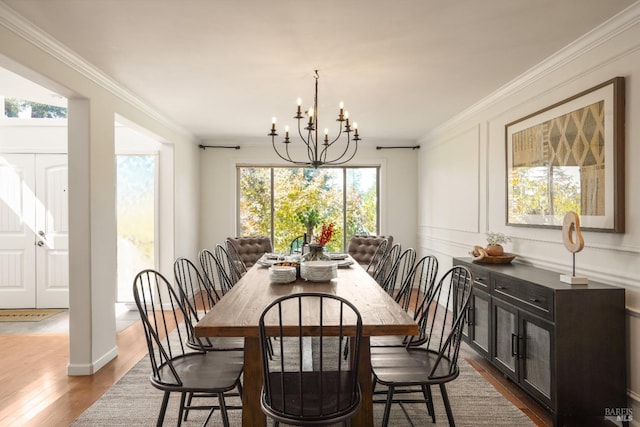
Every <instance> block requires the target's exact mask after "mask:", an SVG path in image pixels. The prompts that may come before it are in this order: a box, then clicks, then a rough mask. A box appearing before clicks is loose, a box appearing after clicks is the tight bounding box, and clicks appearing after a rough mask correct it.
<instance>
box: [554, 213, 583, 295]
mask: <svg viewBox="0 0 640 427" xmlns="http://www.w3.org/2000/svg"><path fill="white" fill-rule="evenodd" d="M574 234H575V239H574ZM562 241H563V242H564V247H565V248H567V250H568V251H569V252H571V254H572V255H573V269H572V274H571V276H569V275H566V274H561V275H560V281H561V282H564V283H569V284H571V285H586V284H587V283H589V279H588V278H586V277H581V276H576V253H577V252H580V251H581V250H582V249H583V248H584V239H583V238H582V232H581V231H580V217H579V216H578V214H577V213H575V212H567V214H566V215H565V216H564V221H563V222H562Z"/></svg>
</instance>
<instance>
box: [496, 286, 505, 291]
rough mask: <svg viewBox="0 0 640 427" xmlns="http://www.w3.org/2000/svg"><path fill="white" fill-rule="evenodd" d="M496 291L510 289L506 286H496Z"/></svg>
mask: <svg viewBox="0 0 640 427" xmlns="http://www.w3.org/2000/svg"><path fill="white" fill-rule="evenodd" d="M496 289H498V290H499V291H503V290H505V289H508V288H507V287H506V286H496Z"/></svg>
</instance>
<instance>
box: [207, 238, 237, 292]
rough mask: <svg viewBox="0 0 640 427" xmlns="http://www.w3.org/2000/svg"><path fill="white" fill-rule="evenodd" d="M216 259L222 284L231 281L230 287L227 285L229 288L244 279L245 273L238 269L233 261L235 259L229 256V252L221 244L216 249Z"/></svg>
mask: <svg viewBox="0 0 640 427" xmlns="http://www.w3.org/2000/svg"><path fill="white" fill-rule="evenodd" d="M214 251H215V258H216V261H217V264H216V266H217V267H218V275H219V276H220V282H221V283H222V281H227V280H228V281H229V282H230V285H225V286H227V287H228V288H231V287H233V286H234V285H235V284H236V283H238V280H240V278H241V277H242V275H243V274H244V272H243V271H242V270H241V269H240V268H239V267H238V265H237V264H236V263H235V262H234V261H233V258H232V257H231V255H230V254H229V251H227V249H226V248H225V247H224V246H222V245H221V244H217V245H216V247H215V249H214Z"/></svg>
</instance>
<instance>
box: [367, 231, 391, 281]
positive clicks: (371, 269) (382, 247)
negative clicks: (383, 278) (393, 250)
mask: <svg viewBox="0 0 640 427" xmlns="http://www.w3.org/2000/svg"><path fill="white" fill-rule="evenodd" d="M388 243H389V241H388V240H383V241H381V242H380V244H379V245H378V247H377V248H376V251H375V252H374V253H373V256H372V257H371V261H369V264H368V265H367V268H366V271H367V273H369V275H371V276H373V274H374V273H375V272H376V270H377V269H378V265H380V262H382V259H383V258H384V256H385V254H386V253H387V245H388Z"/></svg>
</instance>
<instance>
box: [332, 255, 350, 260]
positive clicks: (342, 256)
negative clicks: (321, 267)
mask: <svg viewBox="0 0 640 427" xmlns="http://www.w3.org/2000/svg"><path fill="white" fill-rule="evenodd" d="M348 256H349V255H348V254H329V258H331V259H333V260H340V259H347V257H348Z"/></svg>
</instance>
